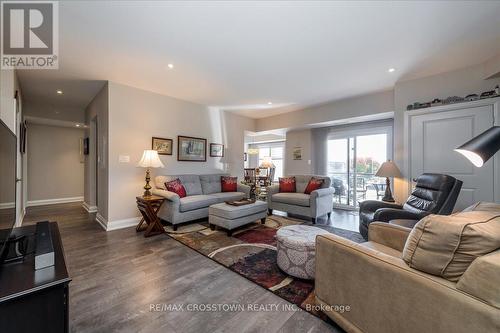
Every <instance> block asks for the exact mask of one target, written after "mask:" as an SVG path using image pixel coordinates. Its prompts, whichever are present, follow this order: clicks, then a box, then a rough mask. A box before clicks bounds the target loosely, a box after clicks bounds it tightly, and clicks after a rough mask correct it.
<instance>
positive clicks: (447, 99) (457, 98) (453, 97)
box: [443, 96, 465, 104]
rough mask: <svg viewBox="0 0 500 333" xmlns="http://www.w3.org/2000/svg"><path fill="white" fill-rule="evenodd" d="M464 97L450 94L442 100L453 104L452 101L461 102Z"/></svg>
mask: <svg viewBox="0 0 500 333" xmlns="http://www.w3.org/2000/svg"><path fill="white" fill-rule="evenodd" d="M464 100H465V99H464V98H463V97H460V96H450V97H448V98H446V99H445V100H444V101H443V104H454V103H461V102H463V101H464Z"/></svg>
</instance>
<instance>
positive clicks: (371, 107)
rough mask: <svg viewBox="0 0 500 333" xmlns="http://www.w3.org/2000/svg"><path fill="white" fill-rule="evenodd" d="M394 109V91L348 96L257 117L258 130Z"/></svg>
mask: <svg viewBox="0 0 500 333" xmlns="http://www.w3.org/2000/svg"><path fill="white" fill-rule="evenodd" d="M393 110H394V96H393V91H392V90H391V91H382V92H378V93H373V94H369V95H363V96H357V97H352V98H346V99H343V100H339V101H334V102H331V103H327V104H323V105H319V106H315V107H310V108H306V109H303V110H299V111H294V112H289V113H283V114H279V115H276V116H272V117H267V118H261V119H257V123H256V129H257V131H266V130H274V129H281V128H290V129H293V128H300V127H304V126H305V125H311V124H320V123H325V122H332V121H336V120H341V119H346V118H355V117H363V116H367V115H373V114H377V113H386V112H390V111H393Z"/></svg>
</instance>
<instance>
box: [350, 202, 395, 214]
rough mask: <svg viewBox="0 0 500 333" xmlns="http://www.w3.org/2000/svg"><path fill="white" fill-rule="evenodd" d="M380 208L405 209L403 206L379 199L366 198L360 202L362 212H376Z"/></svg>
mask: <svg viewBox="0 0 500 333" xmlns="http://www.w3.org/2000/svg"><path fill="white" fill-rule="evenodd" d="M380 208H395V209H403V206H401V205H398V204H395V203H391V202H384V201H379V200H364V201H361V202H360V203H359V211H361V212H375V211H376V210H377V209H380Z"/></svg>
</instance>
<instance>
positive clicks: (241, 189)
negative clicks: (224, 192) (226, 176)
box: [238, 184, 251, 198]
mask: <svg viewBox="0 0 500 333" xmlns="http://www.w3.org/2000/svg"><path fill="white" fill-rule="evenodd" d="M250 190H251V187H250V186H248V185H245V184H238V192H243V193H245V196H246V197H247V198H250Z"/></svg>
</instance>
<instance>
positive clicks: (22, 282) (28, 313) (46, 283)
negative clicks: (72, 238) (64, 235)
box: [0, 222, 71, 333]
mask: <svg viewBox="0 0 500 333" xmlns="http://www.w3.org/2000/svg"><path fill="white" fill-rule="evenodd" d="M50 228H51V234H52V243H53V246H54V261H55V264H54V266H51V267H46V268H43V269H40V270H37V271H35V263H34V260H35V259H34V254H31V255H28V256H27V257H25V259H24V261H23V262H22V263H11V264H5V265H3V266H1V267H0V332H2V333H3V332H5V333H10V332H15V333H21V332H30V333H34V332H44V333H51V332H54V333H55V332H68V331H69V313H68V306H69V289H68V288H69V283H70V281H71V279H70V277H69V274H68V270H67V268H66V262H65V258H64V251H63V247H62V243H61V237H60V234H59V228H58V227H57V223H55V222H52V223H50ZM34 232H35V226H34V225H31V226H25V227H21V228H17V229H16V234H18V235H19V234H25V235H33V233H34Z"/></svg>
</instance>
